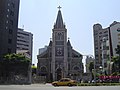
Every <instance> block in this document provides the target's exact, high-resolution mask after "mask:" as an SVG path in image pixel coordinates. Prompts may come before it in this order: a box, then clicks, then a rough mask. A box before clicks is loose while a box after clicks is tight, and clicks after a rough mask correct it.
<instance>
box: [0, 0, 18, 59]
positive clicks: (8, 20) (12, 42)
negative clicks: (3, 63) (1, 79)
mask: <svg viewBox="0 0 120 90" xmlns="http://www.w3.org/2000/svg"><path fill="white" fill-rule="evenodd" d="M18 14H19V0H0V59H2V57H3V55H5V54H7V53H15V52H16V39H17V27H18Z"/></svg>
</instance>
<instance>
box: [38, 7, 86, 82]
mask: <svg viewBox="0 0 120 90" xmlns="http://www.w3.org/2000/svg"><path fill="white" fill-rule="evenodd" d="M82 58H83V56H82V54H80V53H79V52H77V51H76V50H74V49H73V48H72V46H71V43H70V40H69V39H67V29H66V26H65V24H64V23H63V18H62V14H61V10H60V8H59V10H58V15H57V19H56V22H55V24H54V27H53V29H52V39H51V40H50V42H49V45H48V46H47V47H46V49H44V50H43V51H42V52H41V53H40V54H39V55H38V56H37V59H38V63H37V67H38V69H37V74H38V75H39V76H44V77H46V80H47V81H55V80H59V79H61V78H63V77H69V78H71V79H76V80H77V79H81V78H82V73H83V70H84V68H83V63H82Z"/></svg>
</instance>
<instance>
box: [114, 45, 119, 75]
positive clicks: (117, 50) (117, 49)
mask: <svg viewBox="0 0 120 90" xmlns="http://www.w3.org/2000/svg"><path fill="white" fill-rule="evenodd" d="M115 51H116V54H118V55H119V59H118V67H119V70H118V71H119V73H120V45H117V48H115Z"/></svg>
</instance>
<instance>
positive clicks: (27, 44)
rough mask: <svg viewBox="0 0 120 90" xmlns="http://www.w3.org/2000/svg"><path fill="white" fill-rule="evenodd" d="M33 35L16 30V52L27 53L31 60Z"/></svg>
mask: <svg viewBox="0 0 120 90" xmlns="http://www.w3.org/2000/svg"><path fill="white" fill-rule="evenodd" d="M32 47H33V34H32V33H30V32H27V31H24V30H23V29H20V28H18V31H17V52H20V51H23V50H25V51H28V54H29V55H30V59H32Z"/></svg>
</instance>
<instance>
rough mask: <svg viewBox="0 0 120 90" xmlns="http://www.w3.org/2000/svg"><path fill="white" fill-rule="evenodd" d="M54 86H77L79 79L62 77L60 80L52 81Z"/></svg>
mask: <svg viewBox="0 0 120 90" xmlns="http://www.w3.org/2000/svg"><path fill="white" fill-rule="evenodd" d="M52 85H53V86H76V85H77V81H75V80H72V79H70V78H62V79H60V80H59V81H54V82H52Z"/></svg>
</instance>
